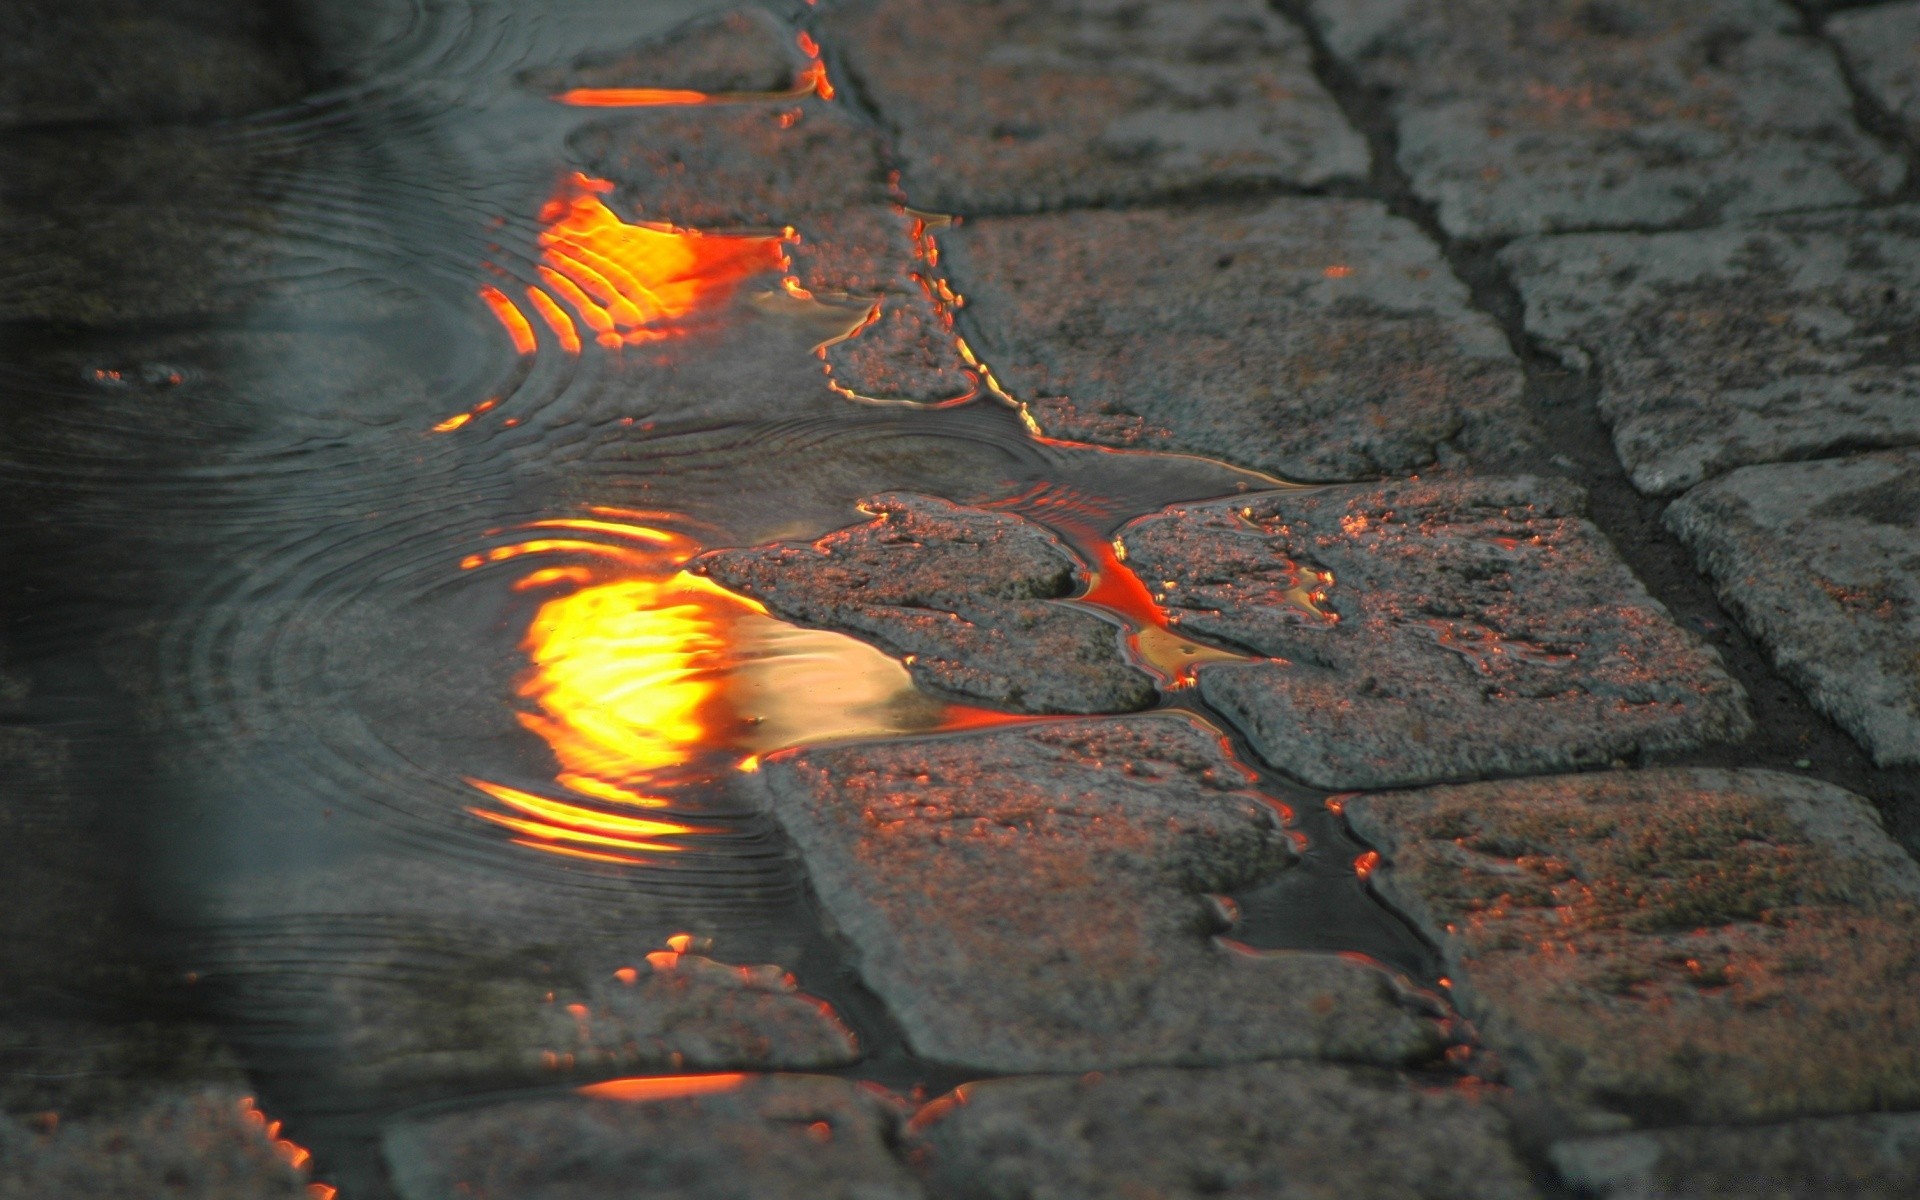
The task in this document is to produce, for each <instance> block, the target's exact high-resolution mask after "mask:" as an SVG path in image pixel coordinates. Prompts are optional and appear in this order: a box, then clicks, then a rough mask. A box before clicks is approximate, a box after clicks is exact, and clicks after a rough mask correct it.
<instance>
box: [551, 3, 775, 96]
mask: <svg viewBox="0 0 1920 1200" xmlns="http://www.w3.org/2000/svg"><path fill="white" fill-rule="evenodd" d="M805 65H806V62H805V59H804V58H803V57H802V56H801V54H800V53H799V48H798V47H797V46H796V45H795V44H794V37H793V34H791V33H790V32H788V30H787V27H786V26H785V25H784V24H782V23H781V22H780V21H779V20H777V19H776V18H775V17H774V15H773V14H772V13H770V12H768V11H766V10H765V9H761V8H737V9H734V10H733V11H731V12H724V13H721V14H720V15H718V16H712V17H701V18H696V19H695V20H692V21H688V22H686V23H685V24H683V25H678V26H675V27H674V28H672V29H669V30H667V31H666V32H664V33H662V34H660V35H659V36H658V37H653V38H649V39H647V40H646V41H643V42H641V43H640V44H639V45H637V46H632V47H629V48H628V49H625V50H619V51H615V52H614V53H611V54H604V53H602V54H591V55H588V56H586V57H584V58H581V59H580V60H579V61H577V62H575V63H573V64H572V65H571V66H568V67H564V68H559V69H554V70H545V71H529V72H527V73H526V74H524V75H522V76H521V77H520V81H521V83H522V84H524V85H525V86H526V87H528V88H530V89H532V90H534V91H537V92H544V93H562V92H566V91H569V90H571V89H574V88H589V89H601V88H622V89H625V88H652V89H660V90H664V91H692V92H702V93H706V94H708V95H714V94H720V95H724V94H726V93H730V92H731V93H739V92H748V93H754V92H758V93H777V92H785V91H788V90H790V89H792V88H793V87H794V85H795V80H796V77H797V76H798V75H799V74H800V73H801V71H802V70H804V69H805Z"/></svg>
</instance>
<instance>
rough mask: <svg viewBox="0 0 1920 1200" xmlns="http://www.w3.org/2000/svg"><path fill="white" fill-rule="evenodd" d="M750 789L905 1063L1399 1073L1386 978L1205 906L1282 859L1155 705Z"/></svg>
mask: <svg viewBox="0 0 1920 1200" xmlns="http://www.w3.org/2000/svg"><path fill="white" fill-rule="evenodd" d="M757 778H759V779H761V780H762V781H763V783H764V786H765V788H766V790H767V794H768V797H769V803H770V804H771V807H772V808H773V811H774V814H775V816H776V817H778V818H779V820H780V822H781V823H782V824H783V825H784V826H785V827H786V828H787V830H788V832H789V834H790V835H791V836H792V838H793V840H794V842H795V843H796V845H797V846H798V848H799V851H800V854H801V857H802V858H803V859H804V861H805V863H806V867H807V871H808V874H809V877H810V879H811V881H812V883H813V888H814V891H815V893H816V894H817V896H818V897H819V900H820V903H821V905H822V907H823V908H824V909H825V911H826V913H827V916H828V917H829V918H830V920H831V921H832V922H833V923H834V924H835V925H836V926H837V927H838V929H839V931H840V933H841V935H842V936H843V937H844V938H845V939H846V940H847V941H848V942H849V943H851V945H852V947H853V952H854V961H855V965H856V968H857V969H858V970H859V972H860V974H861V977H862V978H863V979H864V980H865V981H866V983H867V986H869V987H870V988H872V989H873V990H874V992H876V993H877V994H878V995H879V996H880V997H881V999H882V1000H884V1001H885V1002H886V1003H887V1005H888V1007H889V1009H890V1011H891V1012H892V1013H893V1015H894V1017H895V1019H896V1020H897V1021H898V1022H899V1023H900V1026H901V1029H902V1030H903V1032H904V1033H905V1036H906V1039H907V1041H908V1043H909V1044H910V1045H911V1046H912V1047H913V1049H914V1051H915V1052H916V1053H918V1054H920V1055H922V1056H923V1057H925V1058H928V1059H930V1060H933V1061H935V1062H941V1063H949V1064H953V1065H956V1066H961V1067H966V1068H969V1069H976V1070H983V1071H1035V1070H1060V1071H1067V1070H1085V1069H1089V1068H1101V1067H1117V1066H1128V1065H1147V1064H1174V1065H1207V1064H1217V1063H1223V1062H1234V1061H1244V1060H1248V1059H1256V1058H1279V1057H1311V1056H1321V1057H1331V1058H1347V1059H1359V1060H1371V1061H1405V1060H1409V1059H1416V1058H1419V1057H1420V1056H1422V1055H1424V1054H1430V1053H1432V1052H1433V1051H1435V1050H1436V1049H1437V1046H1438V1041H1437V1029H1436V1026H1435V1025H1434V1024H1433V1023H1432V1022H1430V1021H1428V1020H1426V1019H1424V1018H1421V1017H1416V1016H1414V1015H1412V1014H1411V1013H1410V1012H1409V1011H1407V1010H1406V1009H1405V1008H1403V1007H1401V1005H1400V997H1399V995H1398V991H1397V985H1396V984H1395V983H1394V982H1393V980H1392V979H1391V977H1390V976H1388V975H1387V974H1386V973H1385V972H1383V971H1379V970H1376V969H1374V968H1372V967H1368V966H1365V965H1361V964H1359V963H1356V962H1353V961H1350V960H1348V959H1346V958H1342V957H1339V956H1336V955H1320V954H1307V953H1275V954H1254V953H1248V952H1243V951H1239V950H1235V949H1232V948H1230V947H1228V946H1225V945H1222V944H1221V943H1219V942H1218V941H1216V940H1214V939H1213V937H1212V936H1211V935H1212V934H1213V932H1214V931H1216V930H1218V929H1221V928H1223V927H1224V923H1223V921H1222V920H1221V918H1220V916H1219V914H1218V913H1217V912H1215V911H1214V910H1213V909H1212V908H1211V905H1210V902H1209V901H1208V899H1207V896H1208V895H1209V894H1212V893H1224V892H1229V891H1232V890H1235V889H1237V888H1240V887H1243V886H1247V885H1250V884H1253V883H1255V882H1257V881H1259V880H1262V879H1265V878H1267V877H1269V876H1271V875H1273V874H1275V873H1276V872H1279V871H1281V870H1283V869H1285V868H1286V867H1287V866H1288V865H1289V864H1290V862H1291V861H1292V859H1293V851H1292V849H1291V847H1290V843H1289V840H1288V837H1287V834H1286V833H1285V831H1284V830H1283V828H1282V826H1281V820H1280V815H1279V813H1278V812H1276V810H1275V807H1274V806H1273V804H1272V802H1270V801H1268V800H1267V799H1266V798H1265V797H1263V796H1261V795H1259V794H1258V793H1256V792H1254V791H1253V790H1251V781H1250V778H1249V776H1248V773H1247V772H1246V771H1245V769H1244V768H1242V767H1240V766H1239V765H1238V764H1236V763H1235V762H1234V761H1233V760H1232V759H1231V758H1230V757H1228V755H1227V753H1226V751H1225V748H1224V746H1223V744H1222V742H1221V739H1220V738H1219V737H1218V735H1217V734H1215V733H1213V732H1212V731H1211V730H1208V729H1206V728H1205V727H1203V726H1201V725H1200V724H1198V723H1197V722H1194V721H1192V720H1190V719H1188V718H1185V717H1181V716H1174V715H1165V716H1145V717H1133V718H1119V719H1107V720H1098V721H1066V722H1047V723H1041V724H1034V725H1028V726H1024V727H1021V728H1018V729H1012V730H1004V731H996V732H991V733H981V734H973V735H968V736H965V737H957V738H955V737H948V738H933V739H922V740H908V741H895V742H889V743H884V744H878V745H869V746H848V747H843V748H836V749H818V750H809V751H805V752H800V753H797V754H786V755H780V756H776V757H774V758H772V759H769V760H768V762H767V763H766V764H765V765H764V766H763V767H762V769H761V772H760V774H759V775H758V776H757Z"/></svg>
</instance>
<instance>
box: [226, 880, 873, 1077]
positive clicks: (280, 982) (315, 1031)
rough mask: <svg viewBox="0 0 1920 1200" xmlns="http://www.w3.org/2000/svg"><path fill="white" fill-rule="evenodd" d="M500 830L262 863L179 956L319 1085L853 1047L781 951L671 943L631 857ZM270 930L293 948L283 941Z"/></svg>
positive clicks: (741, 1063) (644, 1065)
mask: <svg viewBox="0 0 1920 1200" xmlns="http://www.w3.org/2000/svg"><path fill="white" fill-rule="evenodd" d="M501 849H502V850H504V851H508V852H511V853H512V855H513V857H512V858H502V857H492V856H481V857H479V858H477V859H474V860H466V859H465V858H464V856H461V855H451V854H438V855H428V856H419V855H414V856H402V855H399V854H395V853H391V852H387V853H362V854H359V855H354V856H346V855H340V856H336V857H337V858H338V861H331V862H327V863H325V864H323V865H321V866H318V867H315V868H313V869H310V870H308V871H305V872H294V871H286V872H279V873H277V874H276V876H275V877H274V879H273V881H272V885H271V886H272V887H273V889H274V890H272V891H271V892H268V891H267V890H266V889H267V887H268V886H269V885H267V884H266V883H264V882H263V881H259V880H246V879H241V880H238V881H235V882H234V883H232V884H230V885H228V887H227V888H226V889H224V890H223V892H222V893H220V894H218V895H216V896H215V897H214V898H212V900H211V901H210V902H209V903H208V904H207V906H206V907H207V909H208V912H207V914H206V916H205V917H204V918H203V922H202V928H201V930H200V931H199V932H200V939H199V946H198V948H197V951H196V953H195V955H194V957H193V959H192V962H193V965H194V967H195V969H196V970H198V971H200V972H202V973H203V974H205V975H206V976H207V977H208V978H223V979H227V980H230V981H231V986H230V989H229V990H230V994H231V996H232V997H233V999H232V1003H233V1005H234V1008H235V1010H236V1011H237V1012H238V1013H239V1014H241V1015H248V1016H252V1015H253V1014H256V1013H258V1012H260V1011H265V1010H271V1011H274V1012H278V1013H282V1014H293V1015H296V1016H297V1018H298V1020H299V1022H300V1024H301V1026H302V1027H303V1029H304V1030H305V1034H304V1043H305V1044H304V1045H303V1046H302V1047H296V1048H295V1050H296V1052H303V1053H306V1054H308V1055H309V1057H308V1058H305V1059H303V1060H302V1064H303V1069H304V1070H305V1071H307V1073H308V1074H307V1077H308V1078H309V1079H311V1080H312V1081H313V1082H314V1083H315V1085H316V1086H318V1087H322V1088H325V1089H328V1090H330V1091H332V1092H335V1093H345V1094H360V1095H375V1096H381V1097H389V1098H390V1097H392V1096H393V1095H395V1094H396V1092H407V1091H413V1090H444V1089H446V1088H447V1087H449V1086H465V1087H475V1086H511V1085H524V1084H529V1083H543V1082H559V1081H563V1080H568V1079H574V1080H587V1079H595V1078H606V1077H608V1076H611V1075H619V1074H629V1073H637V1072H669V1071H682V1070H783V1069H799V1070H811V1069H819V1068H828V1067H837V1066H844V1065H847V1064H849V1063H851V1062H854V1061H856V1060H857V1059H858V1058H859V1057H860V1047H859V1046H858V1044H857V1043H856V1042H855V1039H854V1037H853V1035H852V1034H851V1033H850V1032H849V1031H848V1029H847V1028H846V1026H845V1025H844V1024H843V1023H842V1022H841V1021H840V1019H839V1017H838V1016H837V1015H836V1014H835V1013H834V1012H833V1010H832V1009H830V1008H829V1007H828V1006H827V1005H825V1004H824V1003H822V1002H821V1001H819V1000H817V999H814V998H813V997H810V996H808V995H806V994H805V993H802V992H800V991H798V990H797V988H796V986H795V984H794V982H793V980H791V979H790V978H788V977H787V975H786V973H785V971H784V970H783V969H782V968H781V967H779V966H776V965H771V964H766V963H759V964H752V965H739V964H728V963H722V962H720V961H717V960H716V958H715V955H716V954H718V955H723V956H725V957H733V955H732V954H730V953H728V949H727V947H726V946H725V945H724V944H723V945H722V946H720V947H719V948H718V950H717V951H714V950H711V949H709V950H697V949H696V944H695V943H693V942H685V943H679V945H680V947H681V948H682V949H683V950H685V951H687V952H680V951H677V950H676V949H674V947H673V943H672V942H671V941H670V939H672V938H673V937H674V930H675V925H674V924H672V923H670V922H674V921H675V920H676V918H675V916H674V915H673V912H672V911H671V906H670V905H668V904H666V903H664V902H663V901H662V899H661V898H660V896H659V893H658V890H657V885H656V886H655V887H652V888H650V887H649V886H647V883H646V882H645V879H644V877H642V878H638V879H636V878H635V876H634V875H632V874H625V875H611V876H610V875H608V874H606V873H604V872H602V873H597V874H596V873H594V871H593V870H592V869H591V868H589V869H588V870H587V871H584V872H583V871H579V870H570V869H568V865H567V863H566V862H563V861H561V860H558V859H552V858H550V856H547V855H537V854H533V853H532V852H530V851H529V850H527V849H526V848H525V847H523V846H515V845H504V846H502V847H501ZM732 878H733V879H735V880H743V882H744V883H745V885H746V886H747V887H749V888H751V887H753V886H755V885H756V881H755V880H754V879H753V878H752V877H751V876H750V875H747V876H744V877H743V876H742V875H740V874H735V875H733V876H732ZM758 886H765V883H764V882H759V883H758ZM689 936H692V935H689ZM287 945H294V946H299V947H302V948H303V949H302V951H301V955H302V957H301V959H300V961H298V962H296V963H287V962H283V961H280V959H279V957H278V956H279V955H280V954H281V949H280V948H281V947H284V946H287ZM263 958H266V959H268V960H269V961H271V962H272V963H273V967H272V969H271V970H262V969H261V968H260V966H259V963H260V961H261V960H262V959H263ZM384 1102H389V1101H384V1100H383V1103H384Z"/></svg>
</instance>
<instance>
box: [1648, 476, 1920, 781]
mask: <svg viewBox="0 0 1920 1200" xmlns="http://www.w3.org/2000/svg"><path fill="white" fill-rule="evenodd" d="M1667 524H1668V526H1669V527H1671V528H1672V529H1673V531H1674V532H1675V533H1677V534H1679V535H1680V538H1681V540H1682V541H1684V542H1686V543H1687V545H1688V546H1689V547H1690V548H1691V549H1692V550H1693V554H1694V558H1695V560H1696V561H1697V562H1698V563H1699V564H1700V566H1701V568H1702V569H1703V570H1705V571H1706V572H1707V573H1708V574H1709V575H1711V576H1712V577H1713V581H1714V586H1715V588H1716V590H1718V592H1719V593H1720V597H1721V599H1722V600H1723V601H1724V602H1725V604H1726V605H1727V607H1728V608H1729V609H1731V610H1732V611H1733V612H1734V613H1735V615H1737V616H1738V617H1739V618H1740V621H1741V623H1742V624H1743V625H1745V626H1746V627H1747V628H1748V629H1749V630H1750V631H1751V632H1752V633H1753V634H1754V635H1755V636H1756V637H1758V638H1759V639H1760V640H1761V641H1762V642H1764V643H1765V644H1766V646H1767V650H1768V652H1769V653H1770V654H1772V656H1773V660H1774V662H1775V663H1777V664H1779V666H1780V669H1781V670H1782V671H1783V672H1785V673H1786V674H1787V675H1788V676H1789V677H1790V678H1792V679H1793V680H1794V682H1796V683H1798V684H1799V685H1800V686H1801V687H1803V688H1805V689H1806V691H1807V694H1808V695H1809V697H1811V699H1812V700H1813V703H1814V705H1815V706H1816V707H1818V708H1819V709H1820V710H1821V711H1822V712H1824V713H1826V714H1827V715H1828V716H1830V717H1832V718H1833V719H1834V721H1835V722H1836V723H1838V724H1839V725H1840V727H1841V728H1843V729H1845V730H1846V731H1847V732H1849V733H1851V734H1852V735H1853V736H1854V737H1855V738H1857V739H1858V740H1859V741H1860V743H1861V744H1862V745H1864V746H1866V748H1867V750H1868V751H1869V752H1870V753H1871V754H1872V755H1873V759H1874V761H1875V762H1877V763H1879V764H1881V765H1882V766H1890V765H1895V764H1913V763H1920V653H1916V650H1915V647H1916V646H1920V450H1905V451H1897V452H1888V453H1882V454H1867V455H1861V456H1860V457H1858V458H1844V459H1828V460H1825V461H1821V462H1810V463H1790V464H1786V465H1782V466H1768V467H1747V468H1745V469H1743V470H1739V471H1735V472H1734V473H1733V474H1731V475H1728V476H1726V477H1725V478H1724V479H1718V480H1715V481H1714V482H1712V483H1710V484H1707V485H1705V486H1704V487H1700V488H1696V489H1694V490H1693V491H1692V492H1689V493H1688V494H1687V495H1685V496H1683V497H1681V499H1680V500H1679V501H1678V502H1676V503H1675V504H1674V505H1673V506H1672V507H1671V508H1669V509H1668V510H1667Z"/></svg>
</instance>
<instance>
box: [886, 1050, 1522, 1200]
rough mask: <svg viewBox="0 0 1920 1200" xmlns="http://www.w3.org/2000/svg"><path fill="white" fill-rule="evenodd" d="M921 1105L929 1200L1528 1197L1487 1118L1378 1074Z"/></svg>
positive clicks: (987, 1092)
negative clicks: (926, 1114)
mask: <svg viewBox="0 0 1920 1200" xmlns="http://www.w3.org/2000/svg"><path fill="white" fill-rule="evenodd" d="M936 1103H937V1104H938V1105H939V1108H938V1109H936V1110H935V1111H937V1112H939V1116H938V1117H937V1118H936V1119H934V1120H932V1121H931V1122H930V1123H927V1124H926V1127H925V1128H924V1129H922V1130H920V1131H919V1136H918V1141H919V1142H920V1144H921V1145H922V1146H924V1147H926V1150H927V1162H928V1183H929V1191H930V1192H931V1193H932V1194H933V1195H934V1196H936V1197H940V1198H942V1200H947V1198H952V1200H1026V1198H1027V1197H1035V1196H1045V1197H1047V1198H1048V1200H1110V1198H1111V1197H1120V1196H1124V1197H1129V1198H1131V1197H1140V1198H1141V1200H1147V1198H1148V1197H1152V1198H1153V1200H1189V1198H1191V1200H1202V1198H1203V1197H1212V1196H1245V1197H1249V1198H1252V1197H1261V1198H1262V1200H1316V1198H1318V1197H1325V1196H1365V1197H1368V1198H1369V1200H1416V1198H1418V1200H1442V1198H1445V1200H1468V1198H1469V1197H1471V1198H1472V1200H1520V1198H1523V1197H1532V1196H1534V1195H1535V1194H1536V1193H1535V1192H1534V1189H1533V1185H1532V1182H1531V1179H1530V1172H1529V1171H1528V1170H1527V1169H1526V1168H1525V1167H1524V1166H1522V1165H1521V1163H1520V1162H1519V1161H1518V1160H1517V1159H1516V1158H1515V1157H1514V1154H1513V1151H1512V1150H1511V1149H1510V1148H1509V1147H1508V1145H1507V1143H1506V1122H1505V1121H1504V1120H1502V1119H1501V1118H1500V1116H1499V1115H1497V1114H1496V1113H1495V1112H1493V1111H1492V1110H1491V1109H1489V1108H1487V1107H1485V1106H1483V1105H1482V1104H1479V1103H1476V1102H1475V1101H1474V1100H1472V1099H1470V1098H1468V1097H1467V1096H1465V1095H1462V1094H1460V1093H1455V1092H1449V1091H1445V1090H1442V1089H1438V1088H1416V1087H1414V1086H1412V1085H1410V1084H1409V1083H1408V1082H1407V1081H1405V1080H1402V1079H1400V1078H1398V1077H1396V1076H1394V1075H1392V1074H1390V1073H1388V1072H1384V1071H1366V1070H1354V1069H1350V1068H1341V1067H1327V1066H1319V1065H1305V1064H1298V1063H1262V1064H1259V1065H1256V1066H1247V1067H1225V1068H1219V1069H1214V1070H1199V1071H1174V1070H1139V1071H1122V1072H1116V1073H1114V1074H1108V1075H1087V1076H1083V1077H1081V1078H1078V1079H1061V1078H1052V1079H1004V1080H990V1081H987V1082H984V1083H970V1084H967V1085H966V1086H964V1087H962V1088H961V1089H960V1090H959V1092H958V1093H956V1094H955V1095H954V1096H952V1097H949V1098H947V1099H945V1100H943V1101H939V1102H936ZM922 1123H923V1119H922V1120H916V1121H915V1124H916V1125H921V1124H922Z"/></svg>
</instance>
